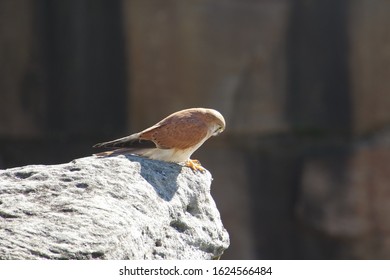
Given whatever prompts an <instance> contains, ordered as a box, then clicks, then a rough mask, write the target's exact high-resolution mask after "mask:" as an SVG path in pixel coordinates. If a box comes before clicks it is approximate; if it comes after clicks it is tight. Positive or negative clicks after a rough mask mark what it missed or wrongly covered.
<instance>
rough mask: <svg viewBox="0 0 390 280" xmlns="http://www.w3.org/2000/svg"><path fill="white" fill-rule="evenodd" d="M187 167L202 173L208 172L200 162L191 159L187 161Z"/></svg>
mask: <svg viewBox="0 0 390 280" xmlns="http://www.w3.org/2000/svg"><path fill="white" fill-rule="evenodd" d="M185 165H186V166H187V167H189V168H191V169H192V170H194V171H196V170H199V171H201V172H204V171H205V170H206V169H204V168H203V167H202V165H201V164H200V161H199V160H196V159H190V160H188V161H186V163H185Z"/></svg>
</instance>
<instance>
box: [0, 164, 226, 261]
mask: <svg viewBox="0 0 390 280" xmlns="http://www.w3.org/2000/svg"><path fill="white" fill-rule="evenodd" d="M211 181H212V177H211V175H210V173H209V172H208V171H206V172H204V173H202V172H199V171H196V172H195V171H193V170H191V169H190V168H187V167H183V166H181V165H179V164H174V163H165V162H160V161H153V160H148V159H144V158H141V157H136V156H118V157H106V158H98V157H94V156H92V157H86V158H80V159H76V160H73V161H72V162H70V163H66V164H60V165H30V166H24V167H18V168H12V169H7V170H3V171H0V240H1V242H0V259H213V258H218V257H219V256H220V255H222V253H223V252H224V250H226V248H227V247H228V246H229V237H228V233H227V232H226V230H225V229H224V227H223V225H222V222H221V219H220V215H219V212H218V210H217V208H216V205H215V203H214V200H213V198H212V197H211V195H210V186H211Z"/></svg>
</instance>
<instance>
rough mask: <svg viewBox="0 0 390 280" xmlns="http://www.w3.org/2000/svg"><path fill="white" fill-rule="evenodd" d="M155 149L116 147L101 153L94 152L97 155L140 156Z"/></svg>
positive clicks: (146, 154)
mask: <svg viewBox="0 0 390 280" xmlns="http://www.w3.org/2000/svg"><path fill="white" fill-rule="evenodd" d="M152 150H154V149H150V148H148V149H139V148H122V149H116V150H112V151H105V152H101V153H96V154H94V155H95V156H97V157H111V156H117V155H131V154H133V155H138V156H146V157H147V156H148V154H149V153H150V152H151V151H152Z"/></svg>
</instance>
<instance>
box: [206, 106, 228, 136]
mask: <svg viewBox="0 0 390 280" xmlns="http://www.w3.org/2000/svg"><path fill="white" fill-rule="evenodd" d="M207 110H208V114H210V116H211V117H212V120H213V121H212V122H211V124H212V127H211V132H212V134H211V135H212V136H217V135H218V134H220V133H222V132H223V131H224V130H225V127H226V123H225V119H224V117H223V116H222V114H221V113H220V112H218V111H217V110H214V109H207Z"/></svg>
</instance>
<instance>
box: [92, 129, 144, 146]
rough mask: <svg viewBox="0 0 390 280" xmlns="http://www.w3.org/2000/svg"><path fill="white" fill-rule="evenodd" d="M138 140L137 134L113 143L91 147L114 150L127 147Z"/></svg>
mask: <svg viewBox="0 0 390 280" xmlns="http://www.w3.org/2000/svg"><path fill="white" fill-rule="evenodd" d="M138 140H139V133H135V134H132V135H130V136H126V137H123V138H120V139H116V140H113V141H108V142H103V143H98V144H95V145H93V147H94V148H115V147H128V146H131V145H132V144H133V143H134V142H136V141H138Z"/></svg>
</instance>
